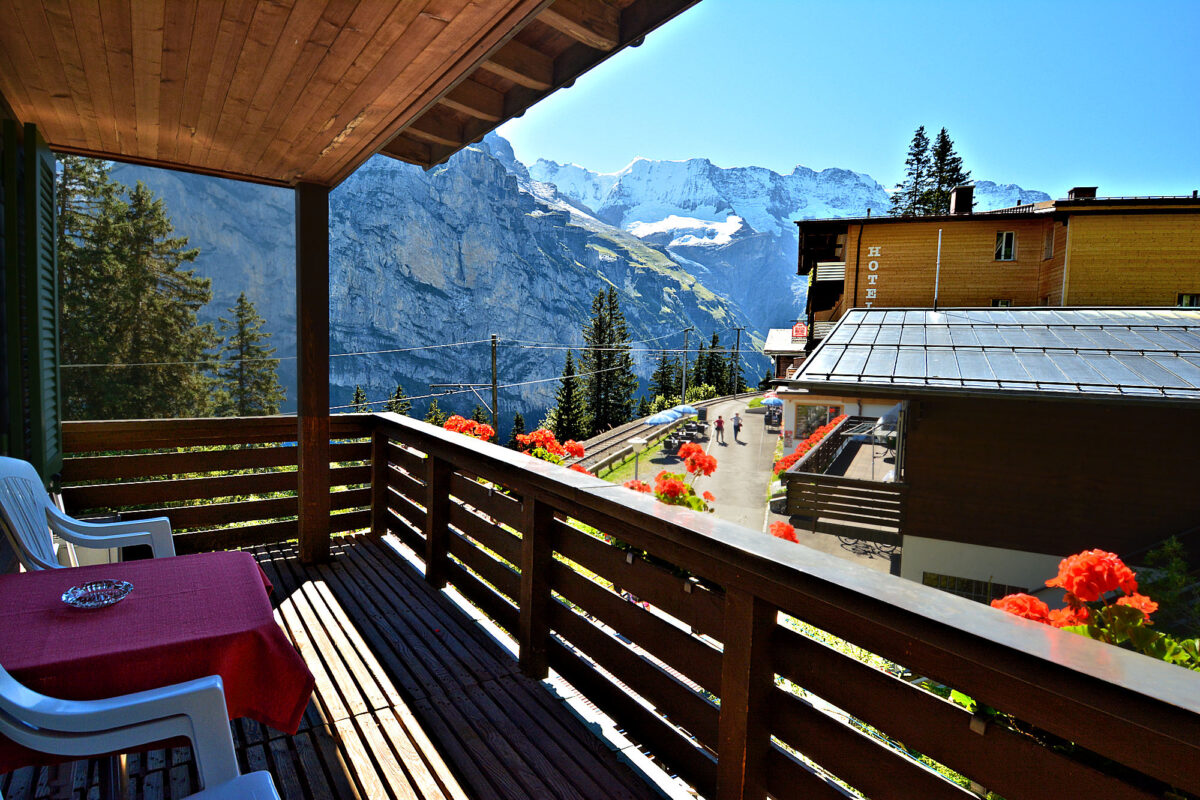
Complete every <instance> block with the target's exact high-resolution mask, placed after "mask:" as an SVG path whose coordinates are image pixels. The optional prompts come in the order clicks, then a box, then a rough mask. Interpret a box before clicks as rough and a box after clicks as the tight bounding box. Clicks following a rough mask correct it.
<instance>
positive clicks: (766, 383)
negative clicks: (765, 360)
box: [758, 370, 775, 389]
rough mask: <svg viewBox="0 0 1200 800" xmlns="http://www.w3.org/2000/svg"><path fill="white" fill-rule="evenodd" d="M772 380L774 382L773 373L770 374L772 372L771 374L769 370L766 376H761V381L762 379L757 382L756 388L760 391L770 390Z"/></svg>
mask: <svg viewBox="0 0 1200 800" xmlns="http://www.w3.org/2000/svg"><path fill="white" fill-rule="evenodd" d="M773 380H775V375H774V373H772V372H771V370H767V374H766V375H763V379H762V380H761V381H759V382H758V388H760V389H770V388H771V381H773Z"/></svg>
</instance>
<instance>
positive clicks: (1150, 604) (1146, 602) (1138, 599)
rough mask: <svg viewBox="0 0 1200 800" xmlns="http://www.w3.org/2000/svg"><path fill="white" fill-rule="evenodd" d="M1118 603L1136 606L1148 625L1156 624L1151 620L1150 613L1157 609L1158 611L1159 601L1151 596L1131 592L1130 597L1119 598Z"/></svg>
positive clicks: (1131, 606)
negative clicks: (1155, 600)
mask: <svg viewBox="0 0 1200 800" xmlns="http://www.w3.org/2000/svg"><path fill="white" fill-rule="evenodd" d="M1117 605H1119V606H1129V607H1130V608H1136V609H1137V610H1138V611H1141V612H1142V615H1143V619H1144V621H1145V623H1146V624H1147V625H1153V624H1154V623H1153V622H1151V621H1150V615H1151V614H1153V613H1154V612H1155V611H1158V603H1156V602H1154V601H1153V600H1151V599H1150V598H1149V597H1146V595H1144V594H1131V595H1129V596H1128V597H1120V598H1117Z"/></svg>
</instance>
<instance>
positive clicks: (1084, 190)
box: [1067, 186, 1096, 200]
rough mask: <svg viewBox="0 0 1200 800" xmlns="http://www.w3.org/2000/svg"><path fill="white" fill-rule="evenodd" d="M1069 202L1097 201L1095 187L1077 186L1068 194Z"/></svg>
mask: <svg viewBox="0 0 1200 800" xmlns="http://www.w3.org/2000/svg"><path fill="white" fill-rule="evenodd" d="M1067 199H1068V200H1095V199H1096V187H1095V186H1076V187H1075V188H1074V189H1072V190H1071V191H1069V192H1067Z"/></svg>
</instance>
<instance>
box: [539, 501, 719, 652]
mask: <svg viewBox="0 0 1200 800" xmlns="http://www.w3.org/2000/svg"><path fill="white" fill-rule="evenodd" d="M555 549H556V550H557V551H558V552H559V553H561V554H562V555H563V556H565V557H566V558H569V559H570V560H571V561H574V562H575V563H577V564H580V565H582V566H584V567H587V568H588V569H590V570H592V571H593V572H595V573H596V574H597V575H600V576H601V577H603V578H604V579H605V580H607V581H611V582H612V583H613V584H614V585H615V586H617V587H619V588H621V589H625V590H627V591H629V592H632V593H633V594H635V595H637V596H638V597H640V598H641V599H643V600H646V601H648V602H649V603H651V604H652V605H654V606H656V607H658V608H661V609H662V610H663V611H666V612H667V613H668V614H670V615H671V616H673V617H675V618H676V619H679V620H681V621H683V622H685V623H687V624H688V625H690V626H691V627H693V628H695V629H696V630H698V631H701V632H703V633H706V634H708V635H709V636H712V637H714V638H717V639H719V638H720V637H721V636H722V635H723V633H724V625H725V604H724V601H723V599H722V598H721V597H718V596H717V595H715V594H714V593H712V592H710V591H708V590H706V589H704V588H702V587H701V586H699V585H697V584H695V583H693V582H692V581H689V580H687V579H685V578H680V577H678V576H676V575H672V574H671V573H670V572H668V571H667V570H665V569H663V568H662V567H658V566H655V565H653V564H649V563H647V562H646V561H645V560H643V559H641V558H637V557H634V558H632V560H630V557H629V554H628V553H626V552H624V551H622V550H619V549H617V548H616V547H613V546H612V545H609V544H605V543H604V542H602V541H600V540H599V539H597V538H595V537H594V536H589V535H588V534H586V533H583V532H582V531H579V530H576V529H575V528H572V527H571V526H569V525H566V524H565V523H559V524H558V525H557V527H556V528H555ZM689 590H690V591H689Z"/></svg>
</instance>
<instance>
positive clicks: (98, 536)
mask: <svg viewBox="0 0 1200 800" xmlns="http://www.w3.org/2000/svg"><path fill="white" fill-rule="evenodd" d="M0 528H3V529H4V533H5V536H7V537H8V540H9V543H10V544H11V545H12V548H13V550H14V551H15V552H16V554H17V558H18V559H19V560H20V562H21V563H22V564H23V565H24V566H25V569H27V570H35V569H54V568H55V567H60V566H62V565H61V564H59V563H58V557H57V556H56V555H55V552H54V540H53V538H52V537H51V535H50V534H51V531H53V532H54V533H56V534H58V536H59V538H61V539H63V540H64V541H66V542H70V543H71V544H73V545H76V546H77V547H91V548H100V549H107V548H111V547H129V546H130V545H135V544H148V545H150V549H151V550H152V551H153V552H154V557H155V558H162V557H163V556H173V555H175V544H174V542H173V541H172V539H171V521H170V520H169V519H167V518H166V517H155V518H153V519H138V520H128V521H125V522H106V523H92V522H80V521H79V520H77V519H75V518H74V517H69V516H67V515H66V514H64V513H63V512H61V511H59V510H58V507H57V506H55V505H54V503H52V502H50V496H49V495H48V494H46V490H45V489H43V488H42V480H41V478H40V477H38V474H37V470H35V469H34V468H33V465H32V464H30V463H29V462H28V461H21V460H19V459H15V458H4V457H0Z"/></svg>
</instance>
